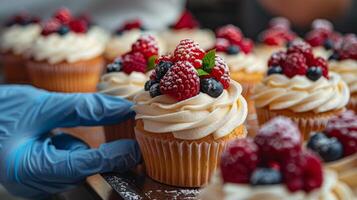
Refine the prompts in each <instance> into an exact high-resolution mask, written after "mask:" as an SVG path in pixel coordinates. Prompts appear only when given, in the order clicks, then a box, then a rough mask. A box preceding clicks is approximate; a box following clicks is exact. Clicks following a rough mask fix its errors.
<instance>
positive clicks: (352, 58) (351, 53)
mask: <svg viewBox="0 0 357 200" xmlns="http://www.w3.org/2000/svg"><path fill="white" fill-rule="evenodd" d="M329 68H330V70H331V71H333V72H336V73H338V74H339V75H340V76H341V77H342V79H343V80H344V81H346V83H347V84H348V87H349V88H350V92H351V97H350V101H349V103H348V106H347V107H348V108H349V109H352V110H354V111H355V112H357V37H356V35H354V34H349V35H346V36H345V37H344V39H343V41H342V43H341V44H340V46H339V47H337V48H336V50H335V51H334V53H333V54H332V55H331V56H330V58H329Z"/></svg>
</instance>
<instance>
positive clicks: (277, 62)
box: [268, 51, 286, 67]
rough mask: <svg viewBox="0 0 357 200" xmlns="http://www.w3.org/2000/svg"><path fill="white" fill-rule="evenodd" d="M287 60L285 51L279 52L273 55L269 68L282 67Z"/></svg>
mask: <svg viewBox="0 0 357 200" xmlns="http://www.w3.org/2000/svg"><path fill="white" fill-rule="evenodd" d="M285 59H286V53H285V52H284V51H278V52H275V53H273V54H272V55H271V57H270V59H269V61H268V66H269V67H272V66H282V64H283V61H284V60H285Z"/></svg>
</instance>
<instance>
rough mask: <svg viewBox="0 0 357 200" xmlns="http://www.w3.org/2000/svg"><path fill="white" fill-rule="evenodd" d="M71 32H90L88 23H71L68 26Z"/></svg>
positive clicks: (78, 21) (81, 21) (76, 20)
mask: <svg viewBox="0 0 357 200" xmlns="http://www.w3.org/2000/svg"><path fill="white" fill-rule="evenodd" d="M68 26H69V28H70V29H71V31H73V32H75V33H86V32H87V31H88V24H87V22H85V21H83V20H79V19H75V20H72V21H70V22H69V24H68Z"/></svg>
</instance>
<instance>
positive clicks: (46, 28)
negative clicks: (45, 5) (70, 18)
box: [41, 19, 61, 36]
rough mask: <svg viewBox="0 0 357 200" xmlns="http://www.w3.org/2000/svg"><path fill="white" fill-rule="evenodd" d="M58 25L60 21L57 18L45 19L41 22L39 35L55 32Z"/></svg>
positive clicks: (59, 25)
mask: <svg viewBox="0 0 357 200" xmlns="http://www.w3.org/2000/svg"><path fill="white" fill-rule="evenodd" d="M60 27H61V23H60V22H59V21H58V20H57V19H50V20H47V21H45V22H44V23H43V24H42V32H41V35H43V36H47V35H50V34H52V33H56V32H57V30H58V29H59V28H60Z"/></svg>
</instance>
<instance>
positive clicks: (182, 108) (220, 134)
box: [133, 39, 248, 187]
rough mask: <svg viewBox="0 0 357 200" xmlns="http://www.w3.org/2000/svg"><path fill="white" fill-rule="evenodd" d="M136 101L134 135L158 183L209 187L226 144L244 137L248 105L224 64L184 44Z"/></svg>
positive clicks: (165, 59) (159, 68) (157, 70)
mask: <svg viewBox="0 0 357 200" xmlns="http://www.w3.org/2000/svg"><path fill="white" fill-rule="evenodd" d="M161 60H162V62H163V63H166V64H165V65H158V66H157V67H156V68H155V71H154V72H153V73H152V75H151V76H150V80H149V81H148V83H147V84H146V88H145V89H146V90H145V91H142V92H140V93H139V94H138V95H137V96H135V98H134V102H135V105H134V107H133V109H134V110H135V111H136V122H137V123H136V127H135V135H136V139H137V141H138V143H139V146H140V149H141V151H142V155H143V158H144V161H145V166H146V172H147V174H148V175H149V176H150V177H151V178H153V179H154V180H156V181H158V182H161V183H164V184H168V185H173V186H180V187H199V186H201V185H203V184H206V183H207V182H208V180H209V178H210V176H211V174H212V172H213V171H214V170H215V169H216V168H217V166H218V164H219V159H220V155H221V152H222V151H223V149H224V148H225V145H226V144H227V142H229V141H232V140H234V139H235V138H242V137H245V136H246V130H245V127H244V125H243V123H244V120H245V119H246V116H247V112H248V111H247V104H246V101H245V100H244V98H243V97H242V95H241V92H242V88H241V86H240V85H239V84H238V83H237V82H235V81H233V80H230V78H229V70H228V67H227V65H226V63H225V62H224V61H223V59H222V58H221V57H219V56H216V55H215V52H214V51H210V52H207V53H206V52H204V51H203V50H202V49H201V48H200V47H199V46H198V44H197V43H195V42H193V41H192V40H190V39H186V40H182V41H181V42H180V43H179V44H178V46H177V47H176V49H175V51H174V53H173V56H172V57H171V58H170V57H162V58H161Z"/></svg>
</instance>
